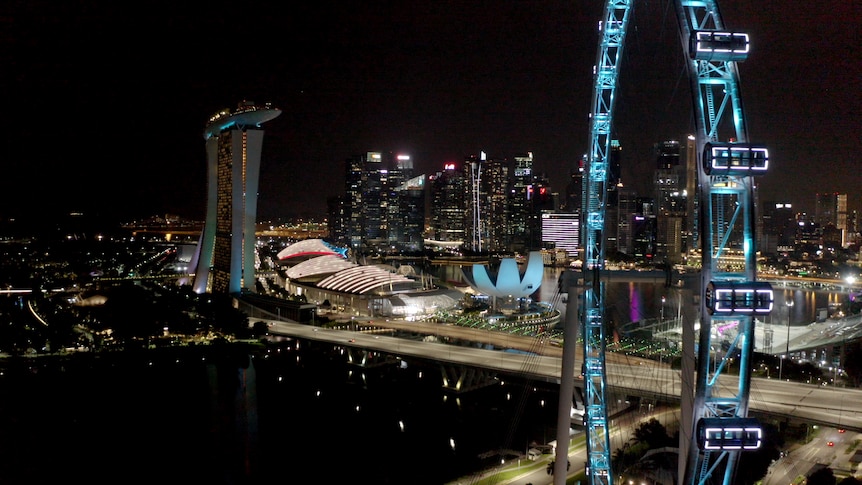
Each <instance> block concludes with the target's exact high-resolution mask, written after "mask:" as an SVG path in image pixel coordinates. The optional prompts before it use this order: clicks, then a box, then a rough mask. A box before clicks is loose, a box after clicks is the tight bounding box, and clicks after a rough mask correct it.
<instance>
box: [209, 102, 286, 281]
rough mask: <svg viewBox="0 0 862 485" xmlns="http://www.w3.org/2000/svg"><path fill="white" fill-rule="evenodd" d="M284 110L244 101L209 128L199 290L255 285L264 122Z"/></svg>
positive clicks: (216, 117) (215, 118) (211, 122)
mask: <svg viewBox="0 0 862 485" xmlns="http://www.w3.org/2000/svg"><path fill="white" fill-rule="evenodd" d="M280 114H281V110H279V109H276V108H273V107H272V106H271V105H270V104H269V103H267V104H265V105H262V106H260V105H255V104H254V103H253V102H250V101H243V102H241V103H240V104H239V106H238V107H237V109H236V110H234V111H230V110H228V109H225V110H222V111H219V112H218V113H216V114H214V115H213V116H212V117H211V118H210V120H209V123H208V124H207V126H206V129H205V130H204V140H206V154H207V212H206V222H205V224H204V229H203V234H201V238H200V240H199V242H198V248H197V252H196V254H195V260H193V261H192V266H193V267H195V276H194V283H193V289H194V291H195V293H199V294H200V293H239V292H240V291H242V290H243V289H253V288H254V269H255V268H254V264H255V224H256V220H257V219H256V218H257V191H258V179H259V176H260V154H261V148H262V147H263V133H264V131H263V130H262V129H261V125H262V124H263V123H265V122H267V121H269V120H271V119H274V118H276V117H277V116H278V115H280Z"/></svg>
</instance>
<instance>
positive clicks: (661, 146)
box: [653, 140, 688, 264]
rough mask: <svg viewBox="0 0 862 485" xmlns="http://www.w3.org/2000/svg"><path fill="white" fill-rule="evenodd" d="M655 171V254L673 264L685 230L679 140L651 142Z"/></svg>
mask: <svg viewBox="0 0 862 485" xmlns="http://www.w3.org/2000/svg"><path fill="white" fill-rule="evenodd" d="M654 149H655V156H656V171H655V178H654V179H653V189H654V191H655V203H656V216H657V217H656V223H657V227H656V251H657V253H656V257H657V258H658V260H659V261H664V262H667V263H670V264H675V263H679V262H681V261H683V259H684V258H683V255H684V252H685V247H684V242H683V234H684V232H685V229H686V210H687V209H688V203H687V201H686V197H685V195H686V172H685V167H683V166H682V165H681V164H680V143H679V142H678V141H676V140H670V141H664V142H661V143H656V144H655V147H654Z"/></svg>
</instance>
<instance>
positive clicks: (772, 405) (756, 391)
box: [267, 320, 862, 432]
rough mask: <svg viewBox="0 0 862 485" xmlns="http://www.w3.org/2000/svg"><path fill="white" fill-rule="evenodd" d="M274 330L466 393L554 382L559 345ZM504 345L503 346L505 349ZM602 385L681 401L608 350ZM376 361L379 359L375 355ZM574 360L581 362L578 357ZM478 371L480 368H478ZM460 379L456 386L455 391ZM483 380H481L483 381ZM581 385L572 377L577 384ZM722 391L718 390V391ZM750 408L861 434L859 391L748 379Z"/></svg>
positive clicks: (415, 328) (453, 335)
mask: <svg viewBox="0 0 862 485" xmlns="http://www.w3.org/2000/svg"><path fill="white" fill-rule="evenodd" d="M267 323H268V325H269V331H270V333H271V334H273V335H281V336H290V337H297V338H303V339H310V340H317V341H321V342H329V343H332V344H336V345H339V346H342V347H344V348H345V349H347V351H348V352H349V353H350V356H349V358H350V359H352V360H353V361H354V362H355V363H357V365H361V362H362V361H363V360H364V359H366V358H367V356H368V355H369V353H384V354H388V355H390V356H392V357H393V358H394V359H421V360H425V361H433V362H437V363H439V364H440V365H441V366H443V367H445V369H444V374H443V375H444V376H445V377H444V380H446V381H447V382H444V383H443V385H444V387H450V388H452V389H453V390H461V391H465V390H469V389H470V388H471V386H472V387H476V386H481V385H483V382H482V380H483V378H485V379H491V380H493V379H495V378H496V376H497V374H499V373H503V374H508V375H515V376H521V377H526V378H530V379H535V380H544V381H547V382H552V383H556V384H559V382H560V376H561V358H562V349H561V348H560V347H556V346H554V345H551V344H549V343H548V342H543V341H542V340H541V339H537V338H535V337H527V336H519V335H512V334H508V333H503V332H492V331H488V330H477V329H472V328H465V327H458V326H452V325H440V324H431V323H423V322H396V321H389V322H385V321H381V322H377V321H375V322H374V326H375V327H377V328H380V327H388V328H391V329H395V330H401V331H407V330H409V331H411V332H415V333H418V334H424V335H426V336H427V337H426V338H424V339H406V338H401V337H395V336H392V335H391V333H383V332H368V331H364V332H359V331H349V330H336V329H330V328H323V327H314V326H311V325H305V324H299V323H289V322H282V321H276V320H268V321H267ZM447 339H456V340H469V341H473V342H481V343H482V344H483V348H479V347H469V346H458V345H451V344H447V343H443V342H444V341H445V340H447ZM507 350H508V351H507ZM606 359H607V362H606V365H607V375H608V384H609V387H610V388H611V389H610V390H611V392H612V393H614V394H616V395H620V396H635V397H641V398H647V399H654V400H656V401H663V402H671V403H680V395H681V392H682V390H681V387H680V375H679V371H678V370H675V369H671V368H670V367H669V366H668V365H667V364H666V363H662V362H656V361H653V360H649V359H644V358H639V357H634V356H629V355H622V354H618V353H612V352H609V353H608V354H607V355H606ZM377 361H379V360H377ZM576 362H583V358H582V356H580V355H577V356H576ZM479 371H484V372H479ZM736 379H737V378H736V377H735V376H732V375H727V374H723V375H721V376H720V382H719V386H718V388H719V389H726V390H727V392H728V393H729V394H730V393H732V392H734V390H735V389H736V388H737V383H736ZM455 382H458V383H460V384H461V385H462V386H463V387H461V388H456V386H457V384H455ZM484 384H486V383H484ZM582 385H583V383H582V382H576V384H575V386H576V387H581V386H582ZM720 392H722V391H720ZM750 408H751V411H752V412H753V413H761V414H765V415H771V416H775V417H778V418H784V419H788V420H791V421H801V422H807V423H810V424H817V425H823V426H829V427H835V428H846V429H849V430H854V431H857V432H862V390H859V389H850V388H840V387H834V386H821V385H816V384H804V383H799V382H789V381H779V380H777V379H764V378H756V377H755V378H752V385H751V396H750Z"/></svg>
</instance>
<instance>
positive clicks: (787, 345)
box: [778, 300, 793, 381]
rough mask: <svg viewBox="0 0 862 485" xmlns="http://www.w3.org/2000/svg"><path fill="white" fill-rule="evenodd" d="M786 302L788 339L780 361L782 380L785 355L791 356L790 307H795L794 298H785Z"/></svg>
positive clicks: (779, 378) (779, 376) (779, 371)
mask: <svg viewBox="0 0 862 485" xmlns="http://www.w3.org/2000/svg"><path fill="white" fill-rule="evenodd" d="M784 304H785V305H787V340H785V342H784V344H785V346H786V347H785V350H784V355H782V356H781V360H780V361H778V380H779V381H780V380H781V371H782V370H783V369H784V359H785V357H790V309H791V308H793V300H785V301H784Z"/></svg>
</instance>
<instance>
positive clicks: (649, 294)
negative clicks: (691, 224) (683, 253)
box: [435, 266, 846, 326]
mask: <svg viewBox="0 0 862 485" xmlns="http://www.w3.org/2000/svg"><path fill="white" fill-rule="evenodd" d="M563 271H564V268H553V267H546V268H545V272H544V277H543V278H542V284H541V286H540V287H539V289H538V290H537V291H536V293H534V295H533V296H534V298H535V299H536V300H538V301H544V302H548V303H551V304H552V305H553V306H554V308H556V309H557V310H559V311H560V312H561V317H560V326H563V324H564V323H565V321H566V310H567V308H568V305H567V303H566V302H565V298H564V296H563V295H562V294H561V293H560V291H559V289H558V282H559V279H560V275H561V274H562V273H563ZM438 272H439V273H438V274H436V275H435V276H438V277H440V278H443V279H444V280H445V281H450V282H452V281H455V282H461V283H465V284H466V281H465V280H464V278H463V275H462V274H461V268H460V267H459V266H440V267H439V268H438ZM638 276H639V278H638V280H637V281H610V282H606V283H605V295H604V296H605V298H604V301H605V307H606V309H607V312H606V317H607V318H608V320H609V322H612V323H613V324H614V325H625V324H627V323H630V322H637V321H640V320H645V319H654V318H668V319H670V318H676V317H677V316H678V315H679V314H681V313H682V311H683V308H682V307H683V305H695V303H694V301H693V299H690V298H691V296H690V293H689V294H688V296H682V297H681V296H680V295H681V294H683V295H685V294H686V293H687V292H680V291H677V290H676V289H674V288H665V287H664V279H663V278H662V277H656V278H654V279H649V278H646V279H644V278H642V277H640V275H638ZM773 289H774V290H775V307H774V310H773V311H772V314H770V315H767V316H765V317H764V318H763V320H764V321H765V322H766V323H776V324H783V325H786V324H787V317H788V306H787V305H786V304H785V302H787V301H791V300H792V301H793V306H792V307H789V310H790V324H791V325H792V326H798V325H807V324H809V323H812V322H814V321H816V320H817V317H818V315H817V314H818V310H819V309H828V308H829V307H830V306H835V305H838V304H840V303H841V302H842V301H844V299H845V298H846V294H843V293H841V292H839V291H830V290H814V289H810V288H793V287H786V286H783V285H781V284H774V285H773ZM663 298H664V301H663V300H662V299H663ZM573 308H574V307H573Z"/></svg>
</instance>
